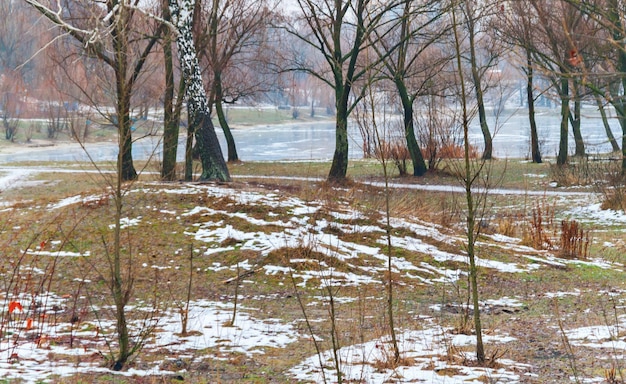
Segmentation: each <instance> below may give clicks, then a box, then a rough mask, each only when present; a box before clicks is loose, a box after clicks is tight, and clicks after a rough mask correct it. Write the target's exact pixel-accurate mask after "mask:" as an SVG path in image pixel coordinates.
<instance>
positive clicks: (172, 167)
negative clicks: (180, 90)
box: [161, 0, 180, 181]
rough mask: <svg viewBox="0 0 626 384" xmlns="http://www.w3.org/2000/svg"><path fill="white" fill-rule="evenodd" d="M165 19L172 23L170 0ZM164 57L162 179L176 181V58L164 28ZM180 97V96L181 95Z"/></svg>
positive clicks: (169, 33)
mask: <svg viewBox="0 0 626 384" xmlns="http://www.w3.org/2000/svg"><path fill="white" fill-rule="evenodd" d="M161 7H162V8H163V19H164V20H166V21H171V20H172V16H171V14H170V11H169V5H168V0H163V2H162V4H161ZM164 28H165V31H164V34H163V56H164V59H165V92H164V95H163V109H164V115H163V165H162V168H161V178H162V179H163V180H168V181H173V180H176V152H177V150H178V127H179V122H180V115H179V116H178V118H177V117H176V116H175V112H174V58H173V51H172V31H171V30H170V28H168V27H167V26H165V27H164ZM179 96H180V95H179Z"/></svg>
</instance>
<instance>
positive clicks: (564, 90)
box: [556, 76, 569, 165]
mask: <svg viewBox="0 0 626 384" xmlns="http://www.w3.org/2000/svg"><path fill="white" fill-rule="evenodd" d="M560 80H561V92H559V93H560V96H561V133H560V139H559V154H558V155H557V158H556V164H557V165H565V164H566V163H567V151H568V148H567V146H568V144H567V135H568V133H569V129H568V128H569V80H568V79H567V77H564V76H563V77H561V79H560Z"/></svg>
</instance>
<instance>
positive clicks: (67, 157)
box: [0, 107, 621, 162]
mask: <svg viewBox="0 0 626 384" xmlns="http://www.w3.org/2000/svg"><path fill="white" fill-rule="evenodd" d="M536 119H537V125H538V131H539V139H540V142H541V151H542V155H543V156H544V157H552V156H556V154H557V152H558V143H559V127H560V118H559V116H558V110H557V109H550V110H547V109H543V110H539V111H538V113H537V115H536ZM489 123H490V125H489V127H490V129H491V131H492V132H494V135H493V136H494V140H493V141H494V155H495V156H496V157H497V158H526V157H528V155H529V153H530V144H529V141H530V140H529V135H530V129H529V124H528V117H527V112H526V110H525V109H520V110H509V111H507V112H506V113H505V114H503V115H501V116H500V117H499V118H498V119H496V118H495V117H494V115H493V113H491V114H490V115H489ZM611 126H612V130H613V133H614V135H615V137H616V138H617V140H618V143H620V144H621V140H620V138H621V130H620V128H619V125H618V123H617V121H616V120H615V118H613V119H611ZM334 128H335V126H334V122H333V121H328V122H321V123H290V124H282V125H272V126H255V127H246V128H239V129H234V130H233V136H234V137H235V141H236V143H237V151H238V153H239V157H240V159H241V160H243V161H246V160H248V161H272V160H319V159H331V158H332V156H333V152H334V149H335V131H334ZM471 128H472V129H471V135H470V139H471V141H472V144H474V145H476V146H478V147H481V143H482V135H481V134H480V130H479V127H478V119H474V120H473V121H472V127H471ZM581 129H582V134H583V137H584V138H585V144H586V150H587V153H589V154H594V153H604V152H610V151H611V147H610V144H609V143H608V141H607V138H606V134H605V132H604V127H603V125H602V120H601V119H600V116H599V113H598V112H597V110H596V109H595V108H592V107H587V108H586V109H583V118H582V128H581ZM349 135H350V157H351V158H360V157H362V149H361V148H362V139H361V137H360V134H359V132H358V129H357V128H356V127H354V126H352V127H351V128H350V134H349ZM218 136H219V137H220V140H221V141H222V148H225V145H224V140H223V135H222V133H221V131H220V130H219V129H218ZM569 144H570V148H572V151H573V144H574V138H573V136H572V135H571V133H570V138H569ZM87 149H88V152H89V155H90V156H91V157H92V158H93V159H94V160H96V161H114V160H115V158H116V154H117V147H116V145H115V144H112V143H100V144H93V145H88V146H87ZM183 150H184V138H181V140H180V147H179V152H178V154H179V159H180V160H182V159H183ZM160 152H161V151H160V138H159V137H156V136H154V137H148V138H144V139H141V140H139V141H137V142H135V144H134V145H133V156H134V158H135V159H142V160H145V159H147V158H149V157H150V156H156V157H157V158H160V157H161V155H160ZM9 161H13V162H15V161H18V162H19V161H88V156H87V155H86V154H85V153H84V151H83V149H82V148H80V147H79V146H78V145H76V146H75V147H69V148H68V147H62V148H61V147H58V148H55V147H51V148H45V149H44V148H39V149H37V150H34V151H32V152H24V153H17V154H2V153H0V162H9Z"/></svg>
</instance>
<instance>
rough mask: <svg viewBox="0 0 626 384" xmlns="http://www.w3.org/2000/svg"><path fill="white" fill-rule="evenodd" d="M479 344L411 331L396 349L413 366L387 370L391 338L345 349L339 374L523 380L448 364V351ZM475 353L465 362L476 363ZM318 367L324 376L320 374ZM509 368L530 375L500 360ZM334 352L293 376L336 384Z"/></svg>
mask: <svg viewBox="0 0 626 384" xmlns="http://www.w3.org/2000/svg"><path fill="white" fill-rule="evenodd" d="M483 340H484V341H485V342H487V343H489V342H496V343H506V342H509V341H512V340H514V339H513V338H511V337H508V336H502V335H500V336H489V335H486V336H484V337H483ZM474 342H475V337H473V336H464V335H450V334H449V333H447V331H446V330H443V329H441V328H439V327H432V328H427V329H424V330H420V331H407V332H404V333H402V334H400V335H398V347H399V348H400V353H401V356H402V358H403V359H405V360H406V361H410V362H411V364H410V365H402V366H399V367H397V368H395V369H386V368H381V367H384V365H385V364H386V362H388V361H389V359H390V358H391V357H392V356H393V352H392V346H391V343H390V341H389V338H381V339H377V340H373V341H370V342H367V343H363V344H358V345H352V346H347V347H344V348H341V349H340V350H339V351H338V353H339V356H340V360H341V364H340V367H341V372H342V376H343V379H344V380H346V381H352V380H354V381H358V382H366V383H387V382H391V381H393V382H395V383H418V382H423V383H432V384H444V383H445V384H451V383H458V384H461V383H483V382H484V381H482V378H484V377H490V378H494V379H497V380H496V381H497V382H498V383H518V382H520V377H519V376H518V375H517V374H516V373H515V372H513V371H512V369H507V368H498V369H491V368H481V367H467V366H463V365H459V364H454V363H450V362H448V361H447V357H448V350H447V347H448V346H450V345H456V346H466V345H471V344H473V343H474ZM473 357H474V356H473V354H472V353H467V354H465V355H464V356H461V358H467V359H472V358H473ZM320 362H321V363H322V364H323V367H324V368H323V370H322V369H320ZM499 362H500V363H501V364H502V365H503V366H505V367H507V366H508V367H510V368H515V369H518V370H519V369H527V368H528V366H524V365H521V364H517V363H515V362H513V361H510V360H499ZM334 366H335V364H334V360H333V354H332V351H325V352H322V353H321V355H320V356H318V355H314V356H311V357H309V358H307V359H306V360H304V361H303V362H301V363H300V364H298V365H297V366H295V367H293V368H292V369H291V370H290V373H291V374H292V375H293V376H294V377H296V378H297V379H298V380H304V381H313V382H318V383H320V382H335V381H337V373H336V371H335V370H333V369H332V368H329V367H334Z"/></svg>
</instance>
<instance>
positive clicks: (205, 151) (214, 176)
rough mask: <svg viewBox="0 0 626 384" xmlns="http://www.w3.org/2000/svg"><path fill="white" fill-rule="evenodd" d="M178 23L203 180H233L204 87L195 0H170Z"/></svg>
mask: <svg viewBox="0 0 626 384" xmlns="http://www.w3.org/2000/svg"><path fill="white" fill-rule="evenodd" d="M169 4H170V11H171V13H172V19H173V20H174V24H175V25H176V26H177V28H178V37H177V40H176V42H177V45H178V56H179V61H180V63H181V67H182V71H183V77H184V78H185V82H186V85H187V88H186V92H185V93H186V98H187V108H188V112H189V126H190V127H192V126H193V127H194V135H195V139H196V142H197V145H198V149H199V151H200V159H201V162H202V174H201V175H200V180H219V181H230V174H229V172H228V167H227V166H226V160H224V155H223V154H222V149H221V148H220V144H219V141H218V139H217V135H216V133H215V127H214V126H213V122H212V121H211V115H210V109H209V102H208V98H207V95H206V91H205V90H204V85H203V80H202V74H201V71H200V65H199V63H198V57H197V55H196V49H195V46H194V43H193V36H192V18H193V11H194V8H195V0H182V5H181V6H180V7H179V5H178V2H177V0H169Z"/></svg>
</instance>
